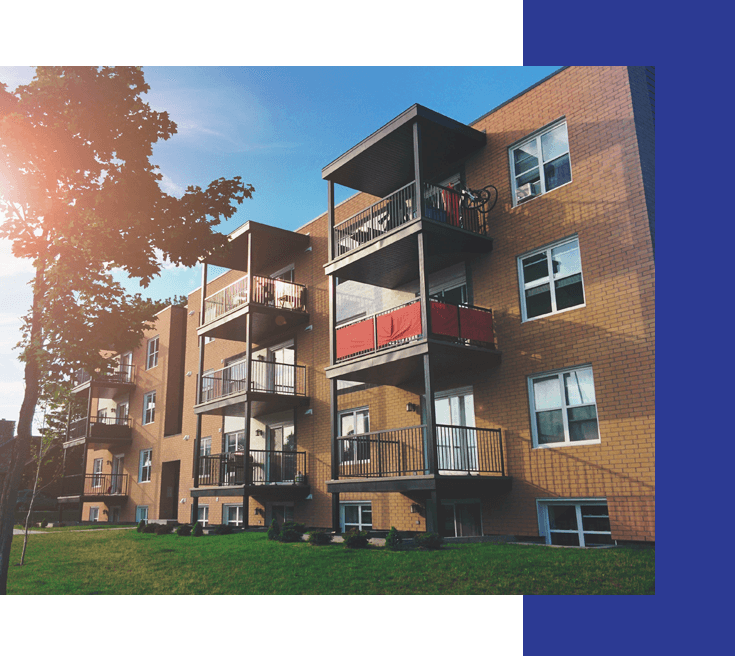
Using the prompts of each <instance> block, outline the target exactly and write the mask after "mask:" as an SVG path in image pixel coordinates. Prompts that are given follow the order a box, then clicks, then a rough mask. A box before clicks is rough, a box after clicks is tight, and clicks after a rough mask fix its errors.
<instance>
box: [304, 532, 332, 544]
mask: <svg viewBox="0 0 735 656" xmlns="http://www.w3.org/2000/svg"><path fill="white" fill-rule="evenodd" d="M309 544H313V545H314V546H315V547H321V546H323V545H325V544H332V534H331V533H326V532H325V531H312V532H311V533H309Z"/></svg>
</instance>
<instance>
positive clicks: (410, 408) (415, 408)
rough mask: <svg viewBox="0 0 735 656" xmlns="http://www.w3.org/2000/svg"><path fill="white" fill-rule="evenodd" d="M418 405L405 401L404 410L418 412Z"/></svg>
mask: <svg viewBox="0 0 735 656" xmlns="http://www.w3.org/2000/svg"><path fill="white" fill-rule="evenodd" d="M418 411H419V406H418V404H417V403H406V412H418Z"/></svg>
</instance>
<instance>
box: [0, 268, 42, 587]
mask: <svg viewBox="0 0 735 656" xmlns="http://www.w3.org/2000/svg"><path fill="white" fill-rule="evenodd" d="M43 276H44V268H43V265H42V264H40V263H39V264H37V265H36V277H35V280H34V282H33V305H32V307H31V334H30V343H29V345H28V348H27V349H26V351H25V353H24V355H25V363H26V366H25V384H26V389H25V395H24V396H23V404H22V405H21V406H20V416H19V417H18V435H17V437H16V438H15V442H16V444H15V448H14V449H13V456H12V460H11V462H10V467H9V469H10V471H9V472H8V476H7V482H6V485H5V489H4V490H3V494H2V497H1V498H0V594H3V595H4V594H7V587H8V568H9V567H10V547H11V546H12V543H13V524H14V523H15V504H16V501H17V497H18V486H19V485H20V479H21V476H22V474H23V465H24V464H25V463H26V462H28V457H29V455H30V451H31V434H32V431H33V415H34V413H35V411H36V404H37V403H38V396H39V381H40V366H39V360H40V358H41V355H42V353H43V342H42V339H41V338H42V335H41V313H42V312H43Z"/></svg>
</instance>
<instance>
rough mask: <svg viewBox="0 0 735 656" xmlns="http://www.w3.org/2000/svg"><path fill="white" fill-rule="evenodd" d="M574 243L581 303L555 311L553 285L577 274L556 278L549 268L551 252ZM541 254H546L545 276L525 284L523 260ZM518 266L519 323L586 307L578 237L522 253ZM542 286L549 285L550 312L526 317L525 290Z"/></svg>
mask: <svg viewBox="0 0 735 656" xmlns="http://www.w3.org/2000/svg"><path fill="white" fill-rule="evenodd" d="M574 242H576V244H577V252H578V253H579V277H580V279H581V281H582V302H581V303H580V304H579V305H573V306H572V307H568V308H564V309H562V310H557V309H556V288H555V286H554V283H555V282H556V281H557V280H564V279H565V278H569V277H571V276H576V275H577V273H576V272H575V273H572V274H569V275H567V276H559V277H556V276H555V275H554V272H553V268H552V266H551V263H552V259H551V251H552V250H554V249H555V248H559V247H560V246H566V245H567V244H572V243H574ZM541 253H545V254H546V267H547V275H546V276H545V277H544V278H539V279H538V280H534V281H533V282H530V283H528V284H526V281H525V279H524V276H523V260H527V259H528V258H529V257H533V256H534V255H539V254H541ZM517 264H518V285H519V288H520V292H521V322H523V323H525V322H527V321H536V320H537V319H543V318H544V317H550V316H551V315H553V314H561V313H562V312H571V311H572V310H579V309H581V308H584V307H587V295H586V294H585V291H584V272H583V269H584V267H583V266H582V249H581V248H580V246H579V237H578V236H577V235H574V236H573V237H568V238H566V239H562V240H560V241H556V242H554V243H553V244H549V245H547V246H542V247H541V248H537V249H535V250H532V251H528V253H524V254H523V255H519V256H518V260H517ZM542 285H549V294H550V296H551V312H547V313H546V314H539V315H536V316H535V317H530V318H529V317H528V312H527V310H526V290H527V289H533V288H535V287H541V286H542Z"/></svg>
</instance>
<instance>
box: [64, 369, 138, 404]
mask: <svg viewBox="0 0 735 656" xmlns="http://www.w3.org/2000/svg"><path fill="white" fill-rule="evenodd" d="M72 380H73V385H74V386H73V387H72V393H73V394H78V393H80V392H84V391H87V390H89V388H90V387H92V388H93V389H94V395H95V396H96V397H97V398H101V399H111V398H114V397H115V396H117V395H118V394H121V393H124V392H128V391H130V390H132V389H133V388H134V387H135V365H134V364H116V365H115V368H114V369H113V370H111V371H100V370H97V371H95V372H94V373H93V374H90V373H88V372H87V371H85V370H84V369H78V370H77V371H76V372H75V373H74V375H73V377H72Z"/></svg>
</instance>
